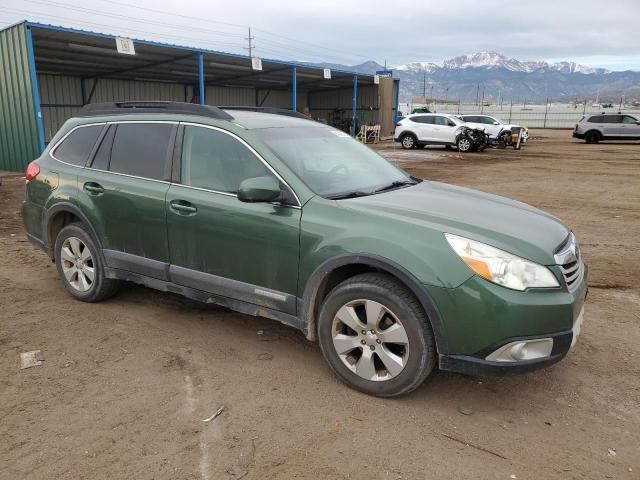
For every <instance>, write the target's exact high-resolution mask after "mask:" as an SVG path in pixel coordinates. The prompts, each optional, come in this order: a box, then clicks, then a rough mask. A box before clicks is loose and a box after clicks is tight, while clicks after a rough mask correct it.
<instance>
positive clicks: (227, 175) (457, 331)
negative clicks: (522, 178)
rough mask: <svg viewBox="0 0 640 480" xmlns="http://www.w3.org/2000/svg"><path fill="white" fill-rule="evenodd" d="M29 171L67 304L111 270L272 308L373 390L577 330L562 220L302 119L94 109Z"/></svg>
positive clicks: (555, 350) (549, 353)
mask: <svg viewBox="0 0 640 480" xmlns="http://www.w3.org/2000/svg"><path fill="white" fill-rule="evenodd" d="M26 179H27V187H26V200H25V202H24V206H23V217H24V222H25V226H26V230H27V234H28V237H29V239H31V241H32V242H33V243H35V244H36V245H38V246H40V247H41V248H42V249H43V250H44V251H45V252H47V254H48V255H49V256H50V257H51V259H52V260H53V261H55V263H56V266H57V269H58V272H59V274H60V278H61V280H62V282H63V283H64V285H65V287H66V289H67V290H68V291H69V293H70V294H71V295H73V296H74V297H75V298H77V299H79V300H82V301H87V302H95V301H99V300H103V299H106V298H108V297H109V296H111V295H113V294H114V293H115V292H116V291H117V289H118V287H120V286H121V284H122V283H123V281H125V280H126V281H132V282H135V283H139V284H142V285H146V286H148V287H151V288H155V289H158V290H163V291H170V292H175V293H179V294H182V295H185V296H187V297H189V298H192V299H195V300H199V301H202V302H207V303H214V304H220V305H224V306H226V307H229V308H231V309H234V310H237V311H240V312H243V313H247V314H251V315H260V316H263V317H268V318H272V319H275V320H279V321H281V322H283V323H285V324H287V325H291V326H293V327H295V328H298V329H300V330H301V331H302V332H304V334H305V335H306V337H307V338H308V339H309V340H316V339H317V340H318V341H319V343H320V346H321V349H322V352H323V354H324V356H325V358H326V360H327V361H328V363H329V365H330V366H331V367H332V368H333V370H334V371H335V372H336V373H337V374H338V375H339V376H340V377H341V378H342V379H343V380H344V381H345V382H347V383H348V384H349V385H351V386H352V387H354V388H357V389H359V390H361V391H364V392H367V393H370V394H374V395H380V396H394V395H400V394H403V393H406V392H409V391H411V390H413V389H414V388H416V387H417V386H418V385H420V384H421V383H422V381H423V380H424V379H425V378H426V377H427V376H428V375H429V373H430V372H431V371H432V370H433V369H434V368H435V367H437V366H439V367H440V368H442V369H445V370H451V371H457V372H465V373H470V374H480V373H508V372H524V371H528V370H532V369H535V368H539V367H541V366H544V365H548V364H550V363H553V362H556V361H558V360H560V359H561V358H563V357H564V356H565V355H566V354H567V352H568V351H569V349H570V347H571V346H572V345H573V343H574V342H575V339H576V338H577V335H578V333H579V331H580V325H581V323H582V318H583V314H582V312H583V302H584V298H585V293H586V279H587V267H586V265H585V263H584V262H583V260H582V257H581V255H580V251H579V249H578V245H577V242H576V239H575V237H574V235H573V233H571V231H570V230H569V229H568V228H567V227H566V226H564V225H563V224H562V223H561V222H560V221H559V220H557V219H556V218H554V217H552V216H551V215H549V214H547V213H544V212H542V211H540V210H536V209H535V208H532V207H530V206H527V205H525V204H522V203H519V202H515V201H511V200H508V199H505V198H501V197H497V196H493V195H488V194H484V193H480V192H477V191H473V190H468V189H464V188H459V187H455V186H451V185H446V184H442V183H436V182H430V181H423V180H420V179H417V178H413V177H411V176H409V175H407V174H406V173H405V172H403V171H402V170H400V169H399V168H397V167H395V166H393V165H392V164H390V163H388V162H387V161H386V160H384V159H383V158H382V157H381V156H379V155H378V154H377V153H375V152H374V151H373V150H371V149H369V148H368V147H367V146H365V145H363V144H361V143H359V142H357V141H354V140H353V139H352V138H350V137H349V136H348V135H347V134H345V133H343V132H341V131H338V130H336V129H334V128H331V127H327V126H326V125H322V124H320V123H316V122H313V121H310V120H306V119H300V118H294V117H291V116H285V115H279V114H277V112H276V113H264V112H254V111H231V110H230V111H224V110H221V109H218V108H215V107H206V106H196V105H188V104H173V103H160V104H150V105H146V104H139V103H122V104H98V105H91V106H88V107H84V108H83V109H82V110H81V111H80V113H79V115H78V116H77V117H76V118H72V119H70V120H68V121H67V122H66V123H65V124H64V126H63V127H62V128H61V130H60V131H59V132H58V133H57V135H56V136H55V137H54V138H53V140H52V141H51V143H50V145H49V146H48V147H47V149H46V150H45V151H44V153H43V154H42V156H41V157H40V158H38V159H37V160H35V161H34V162H32V163H31V164H30V165H29V167H28V169H27V173H26Z"/></svg>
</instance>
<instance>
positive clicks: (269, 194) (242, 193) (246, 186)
mask: <svg viewBox="0 0 640 480" xmlns="http://www.w3.org/2000/svg"><path fill="white" fill-rule="evenodd" d="M279 196H280V184H279V183H278V182H277V181H276V179H275V178H273V177H270V176H264V177H254V178H247V179H246V180H243V181H242V183H240V187H239V188H238V200H240V201H241V202H247V203H258V202H272V201H273V200H275V199H276V198H278V197H279Z"/></svg>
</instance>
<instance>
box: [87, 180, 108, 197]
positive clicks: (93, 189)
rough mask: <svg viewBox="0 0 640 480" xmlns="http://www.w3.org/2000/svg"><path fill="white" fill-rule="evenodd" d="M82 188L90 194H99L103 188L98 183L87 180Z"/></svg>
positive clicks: (102, 191)
mask: <svg viewBox="0 0 640 480" xmlns="http://www.w3.org/2000/svg"><path fill="white" fill-rule="evenodd" d="M83 187H84V189H85V190H86V191H87V192H89V193H90V194H92V195H100V194H102V193H104V188H103V187H102V185H100V184H99V183H95V182H87V183H85V184H84V185H83Z"/></svg>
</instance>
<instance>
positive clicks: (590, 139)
mask: <svg viewBox="0 0 640 480" xmlns="http://www.w3.org/2000/svg"><path fill="white" fill-rule="evenodd" d="M584 141H585V142H587V143H598V142H599V141H600V133H599V132H596V131H592V132H587V133H586V135H585V136H584Z"/></svg>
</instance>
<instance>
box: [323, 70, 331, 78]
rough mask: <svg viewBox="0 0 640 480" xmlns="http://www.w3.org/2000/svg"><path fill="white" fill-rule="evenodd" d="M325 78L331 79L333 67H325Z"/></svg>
mask: <svg viewBox="0 0 640 480" xmlns="http://www.w3.org/2000/svg"><path fill="white" fill-rule="evenodd" d="M324 79H325V80H331V69H330V68H325V69H324Z"/></svg>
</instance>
